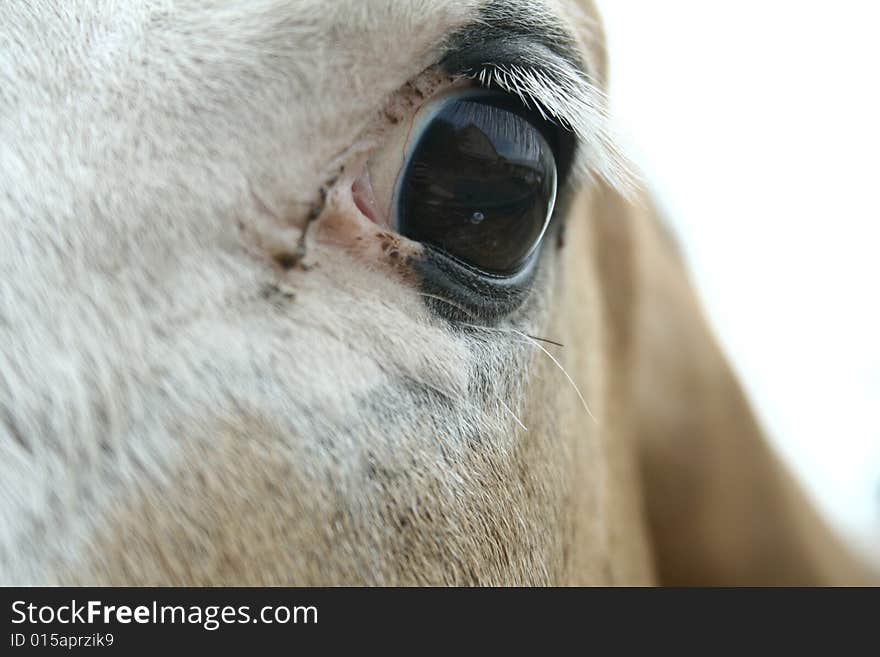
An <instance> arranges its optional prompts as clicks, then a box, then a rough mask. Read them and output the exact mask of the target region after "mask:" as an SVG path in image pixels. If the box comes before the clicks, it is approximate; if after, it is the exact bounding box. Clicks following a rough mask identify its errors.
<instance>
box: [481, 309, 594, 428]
mask: <svg viewBox="0 0 880 657" xmlns="http://www.w3.org/2000/svg"><path fill="white" fill-rule="evenodd" d="M467 326H470V327H472V328H475V329H483V330H486V331H498V332H500V333H504V332H510V333H515V334H516V335H519V336H520V337H522V338H524V339H525V340H526V342H527V343H528V344H531V345H533V346H535V347H537V348H538V349H540V350H541V351H542V352H544V354H545V355H546V356H547V358H549V359H550V360H551V361H553V364H554V365H556V367H558V368H559V371H560V372H562V374H563V375H564V376H565V378H566V379H568V382H569V383H570V384H571V387H572V388H574V391H575V392H576V393H577V396H578V399H580V401H581V405H582V406H583V407H584V410H585V411H586V412H587V415H589V416H590V419H592V420H593V422H595V423H596V424H599V421H598V420H597V419H596V416H595V415H593V411H591V410H590V406H589V404H587V400H586V399H584V396H583V395H582V394H581V390H580V388H578V386H577V384H576V383H575V382H574V379H572V378H571V376H570V375H569V374H568V372H567V371H566V370H565V368H564V367H563V366H562V364H561V363H560V362H559V361H558V360H556V358H554V356H553V354H551V353H550V352H549V351H547V350H546V349H544V347H543V346H541V344H540V343H539V342H537V341H536V340H534V339H532V338H531V337H529V336H528V335H526V334H525V333H523V332H522V331H517V330H516V329H514V328H502V327H492V326H476V325H473V324H467Z"/></svg>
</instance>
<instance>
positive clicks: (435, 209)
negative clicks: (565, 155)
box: [394, 91, 557, 276]
mask: <svg viewBox="0 0 880 657" xmlns="http://www.w3.org/2000/svg"><path fill="white" fill-rule="evenodd" d="M539 118H540V117H537V116H535V117H533V116H532V113H531V112H530V111H529V110H528V109H527V108H525V107H523V106H522V105H521V104H520V103H519V102H518V100H517V99H515V98H512V97H511V96H509V95H506V94H501V93H493V92H488V91H471V92H469V93H465V94H460V95H457V96H451V97H448V98H445V99H442V100H440V101H439V102H438V103H437V104H436V105H435V107H433V108H432V111H431V112H430V113H429V114H428V115H427V116H426V117H425V118H424V119H423V120H422V121H421V126H420V128H419V129H418V132H417V133H416V134H415V135H414V137H413V138H411V140H410V147H409V149H408V153H407V155H406V159H405V162H404V166H403V169H402V172H401V175H400V177H399V178H398V182H397V190H396V200H395V204H394V205H395V212H396V219H397V230H398V232H400V233H402V234H403V235H405V236H406V237H409V238H411V239H414V240H417V241H419V242H422V243H424V244H427V245H430V246H431V247H433V248H435V249H439V250H441V251H442V252H444V253H446V254H447V255H449V256H452V257H453V258H455V259H456V260H458V261H460V262H462V263H464V264H467V265H470V266H471V267H473V268H475V269H478V270H480V271H482V272H485V273H488V274H491V275H495V276H509V275H512V274H515V273H516V272H517V271H519V270H520V269H521V268H522V267H523V266H524V265H525V263H526V262H527V261H528V260H529V256H530V255H532V254H533V253H534V252H535V250H536V249H537V247H538V245H539V244H540V242H541V238H542V236H543V234H544V231H545V230H546V228H547V224H548V222H549V220H550V216H551V214H552V213H553V204H554V202H555V200H556V182H557V181H556V178H557V175H556V161H555V157H554V152H553V148H551V146H550V144H549V143H548V141H547V138H546V137H545V134H544V133H543V130H542V127H541V124H540V122H539V120H536V119H539Z"/></svg>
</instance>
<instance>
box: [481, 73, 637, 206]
mask: <svg viewBox="0 0 880 657" xmlns="http://www.w3.org/2000/svg"><path fill="white" fill-rule="evenodd" d="M468 77H470V78H471V79H474V80H477V81H478V82H479V83H480V84H481V85H483V86H494V87H497V88H499V89H502V90H504V91H506V92H508V93H511V94H515V95H517V96H518V97H519V99H520V100H521V101H522V103H523V104H524V105H525V106H526V107H529V108H532V109H535V110H536V111H537V112H538V113H539V114H540V115H541V116H542V118H544V119H546V120H549V121H555V122H557V123H559V124H560V125H561V126H563V127H564V128H566V129H567V130H571V131H572V132H574V133H575V135H577V137H578V141H579V142H580V145H579V148H578V153H577V157H576V161H575V166H576V168H577V170H578V172H580V173H581V174H582V175H586V176H588V177H598V178H600V179H601V180H603V181H605V182H606V183H608V184H609V185H611V186H612V187H614V188H615V189H617V190H618V191H619V192H621V193H623V194H624V195H627V196H628V195H630V193H631V192H632V191H633V190H634V189H635V187H636V184H635V182H636V177H635V174H634V173H633V168H632V166H631V164H630V162H629V159H628V158H627V157H626V156H625V155H624V154H623V152H622V150H621V149H620V147H619V146H618V144H617V140H616V139H615V138H614V135H613V132H612V130H611V129H610V126H609V119H608V110H607V107H608V99H607V97H606V95H605V93H604V92H603V91H602V90H601V89H599V88H598V87H596V86H595V85H594V84H592V83H591V82H589V80H587V79H586V78H584V77H582V76H580V75H578V74H576V73H575V72H574V71H572V70H571V69H570V68H568V67H566V66H561V65H559V64H558V63H557V62H554V61H552V60H551V61H546V62H542V68H540V69H539V68H532V67H524V66H518V65H508V66H504V65H498V64H484V65H483V67H482V68H481V69H480V70H479V71H477V72H475V73H473V74H471V75H469V76H468Z"/></svg>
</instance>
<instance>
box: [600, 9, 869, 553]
mask: <svg viewBox="0 0 880 657" xmlns="http://www.w3.org/2000/svg"><path fill="white" fill-rule="evenodd" d="M599 6H600V9H601V10H602V13H603V14H604V17H605V23H606V29H607V32H608V38H609V52H610V58H611V101H612V113H613V114H614V121H615V124H616V127H617V129H618V132H619V133H620V134H621V137H622V140H623V142H624V144H626V145H628V146H629V147H630V148H629V150H630V152H631V153H632V154H633V155H634V159H635V161H636V162H637V163H638V164H639V165H640V166H641V168H642V170H643V171H644V172H645V176H646V178H647V179H648V181H649V183H650V185H652V186H653V188H654V189H655V191H656V192H657V193H658V194H659V196H660V198H661V200H662V203H663V205H664V206H665V208H666V210H667V212H668V214H669V216H670V218H671V220H672V221H673V223H674V225H675V228H676V229H677V232H678V234H679V236H680V238H681V240H682V242H683V245H684V247H685V250H686V252H687V255H688V258H689V261H690V265H691V268H692V270H693V272H694V276H695V278H696V281H697V285H698V288H699V291H700V294H701V296H702V298H703V300H704V303H705V305H706V306H707V309H708V312H709V315H710V317H711V319H712V321H713V323H714V325H715V327H716V330H717V332H718V334H719V337H720V338H721V341H722V343H723V344H724V345H725V347H726V349H727V351H728V353H729V354H730V356H731V358H732V360H733V362H734V364H735V366H736V368H737V369H738V371H739V372H740V373H741V375H742V378H743V379H744V382H745V384H746V387H747V389H748V391H749V393H750V396H751V397H752V399H753V400H754V402H755V405H756V406H757V410H758V411H759V414H760V415H761V418H762V421H763V423H764V425H765V426H766V427H767V429H768V431H769V433H770V435H771V437H772V439H773V440H774V443H775V444H776V445H777V447H778V449H779V450H780V451H781V453H782V454H783V455H784V456H785V457H786V458H787V459H788V460H789V462H790V463H791V464H792V467H793V468H794V469H795V471H796V473H797V474H798V475H799V476H800V477H801V479H802V480H803V481H804V482H806V484H807V486H808V489H809V491H810V492H811V493H812V494H813V495H814V497H815V499H816V500H818V502H819V504H820V507H821V508H822V509H823V510H825V511H826V512H827V513H828V515H829V517H830V518H831V520H832V522H833V523H834V524H835V525H836V526H837V527H838V528H839V529H840V530H841V531H842V532H844V533H845V534H846V535H848V536H849V537H851V538H852V539H853V541H854V542H855V543H856V544H857V545H859V546H860V547H861V548H863V549H865V550H866V551H867V552H868V553H869V554H871V555H872V556H874V557H876V558H878V563H880V293H878V287H880V166H878V158H880V91H878V89H880V5H878V3H875V2H869V1H866V0H838V1H837V2H827V1H825V2H818V1H815V2H814V1H811V0H804V1H801V2H794V1H786V0H763V1H758V0H738V1H737V2H722V1H720V0H663V1H659V0H599Z"/></svg>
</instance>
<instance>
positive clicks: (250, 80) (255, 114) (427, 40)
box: [0, 0, 482, 216]
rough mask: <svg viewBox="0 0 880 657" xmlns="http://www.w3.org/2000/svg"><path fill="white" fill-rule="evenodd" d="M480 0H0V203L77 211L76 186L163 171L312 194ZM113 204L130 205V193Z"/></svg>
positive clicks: (16, 208)
mask: <svg viewBox="0 0 880 657" xmlns="http://www.w3.org/2000/svg"><path fill="white" fill-rule="evenodd" d="M480 4H482V2H460V1H458V0H456V1H455V2H453V1H452V0H432V1H431V2H402V1H399V0H398V1H390V0H370V1H369V2H360V1H359V0H342V1H337V2H333V3H325V2H319V1H317V0H315V1H310V0H305V1H300V2H291V1H289V0H255V1H253V2H229V3H216V2H208V1H201V2H200V1H195V2H192V1H191V2H127V3H116V2H78V1H75V2H70V3H55V2H50V1H49V0H36V1H35V2H29V3H3V6H2V7H0V43H2V44H3V46H2V47H0V116H4V117H7V119H11V120H7V119H4V121H3V122H2V124H3V125H2V126H0V133H2V136H3V139H2V140H0V164H2V165H3V170H4V174H5V177H6V183H5V184H4V183H2V182H0V186H2V187H3V188H4V192H8V195H9V196H11V197H13V199H17V200H18V203H16V204H13V207H7V208H6V211H5V212H4V214H7V215H10V214H16V213H17V212H21V211H22V210H23V209H26V210H30V211H33V210H34V209H35V208H39V207H41V206H46V205H48V204H50V203H54V204H55V205H54V206H53V207H45V208H44V212H46V213H48V212H53V213H58V212H61V213H64V211H65V208H63V207H61V208H59V207H57V205H58V204H59V203H63V202H64V200H66V201H67V203H69V204H72V205H77V206H78V207H77V213H78V214H79V215H80V216H82V211H83V207H82V206H83V203H82V201H83V199H84V197H85V196H87V195H88V196H91V197H92V198H98V199H100V198H107V197H109V196H110V195H111V194H110V193H111V191H112V192H113V193H114V194H116V195H121V194H123V191H124V190H127V194H128V195H136V196H139V197H145V196H146V197H148V198H147V199H146V200H149V201H150V202H151V203H153V202H155V201H156V200H157V199H158V195H157V194H155V193H153V192H151V191H150V189H149V185H145V184H144V181H150V182H152V183H154V184H157V185H160V186H161V185H162V182H163V179H168V178H175V179H178V180H179V179H181V178H184V179H187V180H188V181H189V183H190V184H188V187H189V188H190V192H192V191H193V190H194V189H198V188H199V187H200V186H201V187H206V188H211V189H212V191H213V190H214V189H216V187H217V185H218V184H220V183H221V182H225V183H226V184H234V182H235V179H236V178H240V177H247V178H249V179H252V180H263V181H266V184H267V185H270V186H271V185H272V184H273V183H274V184H275V185H276V186H277V187H278V188H281V187H283V188H284V189H285V191H286V193H287V194H289V195H290V197H291V200H293V201H295V200H298V199H311V198H312V197H313V196H314V194H315V192H316V190H317V187H318V186H319V185H320V184H321V177H322V175H324V174H325V173H326V172H325V171H324V169H326V168H328V167H329V166H330V164H331V161H332V159H333V158H334V156H338V155H339V154H340V153H341V152H342V151H344V149H345V148H347V147H349V146H350V145H351V143H352V141H353V140H354V139H356V137H357V135H358V133H359V132H360V131H362V130H363V129H364V128H365V127H366V125H367V124H368V122H369V121H370V120H371V118H372V117H373V116H374V114H375V112H376V111H377V109H379V108H381V106H382V104H383V101H384V99H386V98H387V97H388V96H389V95H390V94H391V93H393V92H394V91H395V90H396V89H397V88H399V87H400V85H402V84H403V83H404V82H405V81H406V80H407V79H409V78H411V77H413V76H414V75H416V74H417V73H418V72H419V71H420V70H422V69H423V68H425V67H426V66H428V65H430V64H431V62H432V61H434V60H435V59H436V57H437V52H438V48H439V47H440V43H441V42H442V38H443V36H444V35H445V34H447V33H449V32H451V31H453V30H455V29H456V28H457V27H458V26H460V25H462V24H464V23H466V22H468V21H471V20H473V19H474V17H475V16H476V14H477V12H478V11H479V5H480ZM35 178H40V179H41V180H40V181H39V184H34V179H35ZM126 178H132V179H131V180H126ZM203 179H204V180H203ZM111 181H114V182H115V189H114V190H109V189H106V187H107V186H108V185H109V184H110V182H111ZM202 181H203V184H202V185H200V182H202ZM47 184H48V185H49V187H50V189H49V190H46V189H45V185H47ZM89 190H92V191H93V193H92V194H87V192H88V191H89ZM23 195H24V198H23V197H22V196H23ZM0 196H2V195H0ZM167 196H168V195H166V197H167ZM76 199H78V200H79V202H78V203H77V202H76ZM126 202H127V205H128V207H129V208H132V211H131V212H130V213H131V214H134V210H136V209H137V208H136V207H133V206H136V205H137V204H138V203H139V202H141V201H140V200H139V199H138V198H133V199H132V198H129V199H127V201H126Z"/></svg>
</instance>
